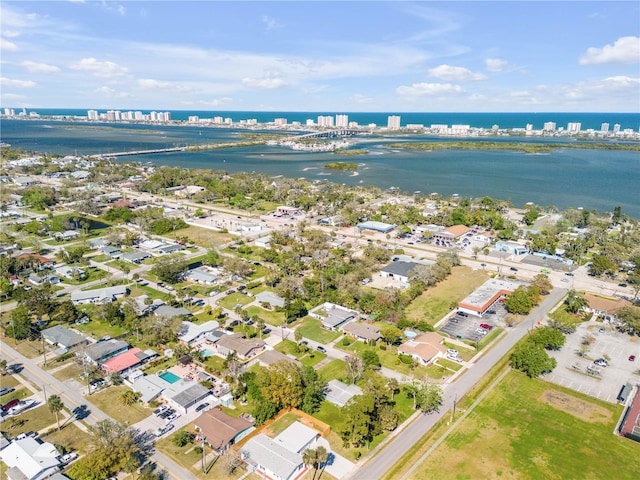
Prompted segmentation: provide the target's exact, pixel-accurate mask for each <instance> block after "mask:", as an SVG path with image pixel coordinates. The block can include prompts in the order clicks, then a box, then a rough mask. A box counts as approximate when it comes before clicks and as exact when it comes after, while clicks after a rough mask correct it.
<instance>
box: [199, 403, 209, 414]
mask: <svg viewBox="0 0 640 480" xmlns="http://www.w3.org/2000/svg"><path fill="white" fill-rule="evenodd" d="M208 406H209V403H207V402H205V403H201V404H200V405H198V406H197V407H196V412H201V411H202V410H204V409H205V408H207V407H208Z"/></svg>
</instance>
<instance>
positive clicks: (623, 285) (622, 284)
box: [618, 282, 627, 288]
mask: <svg viewBox="0 0 640 480" xmlns="http://www.w3.org/2000/svg"><path fill="white" fill-rule="evenodd" d="M618 286H619V287H622V288H626V287H627V284H626V283H624V282H623V283H619V284H618Z"/></svg>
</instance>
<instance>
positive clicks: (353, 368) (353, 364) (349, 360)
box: [344, 354, 365, 384]
mask: <svg viewBox="0 0 640 480" xmlns="http://www.w3.org/2000/svg"><path fill="white" fill-rule="evenodd" d="M344 363H345V364H346V365H347V373H348V374H349V377H350V380H351V383H353V384H355V383H356V382H357V381H358V380H360V378H362V375H363V373H364V370H365V367H364V362H363V361H362V358H361V357H359V356H358V355H355V354H353V355H348V356H347V357H346V358H345V359H344Z"/></svg>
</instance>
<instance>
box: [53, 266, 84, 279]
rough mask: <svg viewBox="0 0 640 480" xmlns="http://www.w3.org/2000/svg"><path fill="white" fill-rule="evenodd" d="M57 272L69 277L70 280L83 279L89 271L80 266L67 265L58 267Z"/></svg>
mask: <svg viewBox="0 0 640 480" xmlns="http://www.w3.org/2000/svg"><path fill="white" fill-rule="evenodd" d="M55 272H56V273H57V274H58V275H60V276H61V277H65V278H68V279H69V280H75V279H83V278H85V277H86V275H87V273H86V272H85V271H84V270H83V269H81V268H80V267H69V266H67V265H63V266H61V267H56V268H55Z"/></svg>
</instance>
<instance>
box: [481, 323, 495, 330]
mask: <svg viewBox="0 0 640 480" xmlns="http://www.w3.org/2000/svg"><path fill="white" fill-rule="evenodd" d="M480 328H483V329H484V330H491V329H492V328H493V327H492V326H491V325H489V324H488V323H481V324H480Z"/></svg>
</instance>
